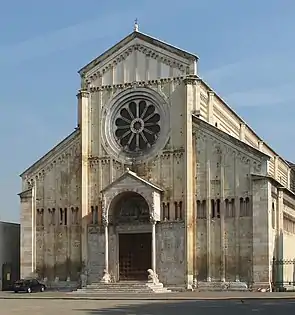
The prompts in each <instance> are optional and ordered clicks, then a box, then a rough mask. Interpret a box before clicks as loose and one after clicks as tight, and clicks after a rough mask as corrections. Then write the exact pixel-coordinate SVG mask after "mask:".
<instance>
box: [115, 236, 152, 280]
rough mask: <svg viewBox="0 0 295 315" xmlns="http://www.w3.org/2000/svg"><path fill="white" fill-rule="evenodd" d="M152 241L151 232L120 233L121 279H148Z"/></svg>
mask: <svg viewBox="0 0 295 315" xmlns="http://www.w3.org/2000/svg"><path fill="white" fill-rule="evenodd" d="M151 241H152V238H151V233H137V234H119V279H120V280H147V269H149V268H151Z"/></svg>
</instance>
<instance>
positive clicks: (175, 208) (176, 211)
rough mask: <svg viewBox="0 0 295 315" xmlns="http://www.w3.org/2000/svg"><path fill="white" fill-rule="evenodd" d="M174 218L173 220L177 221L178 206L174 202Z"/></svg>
mask: <svg viewBox="0 0 295 315" xmlns="http://www.w3.org/2000/svg"><path fill="white" fill-rule="evenodd" d="M174 217H175V220H178V205H177V202H176V201H175V202H174Z"/></svg>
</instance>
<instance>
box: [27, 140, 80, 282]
mask: <svg viewBox="0 0 295 315" xmlns="http://www.w3.org/2000/svg"><path fill="white" fill-rule="evenodd" d="M59 146H62V143H61V144H60V145H59ZM80 152H81V150H80V138H79V136H78V134H76V135H74V136H73V137H72V139H70V141H68V143H66V144H65V145H64V146H62V147H61V148H60V150H56V151H55V152H53V153H50V152H49V153H48V155H49V156H48V158H47V159H46V156H45V158H43V159H44V161H41V162H39V163H38V164H37V165H36V167H33V168H32V169H31V170H30V172H29V173H25V174H24V175H23V181H24V183H23V187H24V188H30V187H33V188H34V193H35V194H34V195H33V197H32V198H33V199H31V200H30V201H29V202H25V199H24V200H23V202H22V204H23V206H22V209H21V216H22V219H21V225H22V230H23V227H25V226H26V224H29V223H30V222H31V223H32V224H33V226H31V225H32V224H31V223H30V224H31V225H30V227H29V229H27V230H26V231H24V232H25V234H26V235H23V239H25V238H26V237H27V236H28V235H33V237H34V239H35V241H34V242H33V243H35V245H34V246H35V248H33V249H31V252H29V251H27V252H25V251H24V249H23V248H22V253H23V256H26V258H25V260H27V261H33V266H34V268H33V269H34V270H32V268H31V267H30V268H31V270H30V272H31V273H37V274H38V276H39V277H41V278H48V280H54V279H55V278H57V277H58V278H59V279H60V280H67V278H70V279H73V280H77V279H78V273H79V270H80V269H81V248H80V241H81V226H80V223H81V205H80V202H81V201H80V200H81V153H80ZM26 213H27V217H25V214H26ZM32 215H33V216H34V219H33V220H32ZM31 244H32V243H31ZM28 246H30V245H28ZM22 247H23V245H22ZM28 249H29V248H28ZM29 256H30V257H31V258H30V257H29ZM31 265H32V264H31ZM30 272H29V270H27V271H25V269H24V264H22V275H23V276H29V275H30Z"/></svg>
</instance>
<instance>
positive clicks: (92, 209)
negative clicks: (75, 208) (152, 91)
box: [91, 206, 94, 224]
mask: <svg viewBox="0 0 295 315" xmlns="http://www.w3.org/2000/svg"><path fill="white" fill-rule="evenodd" d="M91 224H94V207H93V206H91Z"/></svg>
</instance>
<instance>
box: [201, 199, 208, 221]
mask: <svg viewBox="0 0 295 315" xmlns="http://www.w3.org/2000/svg"><path fill="white" fill-rule="evenodd" d="M202 212H203V219H206V218H207V207H206V200H203V202H202Z"/></svg>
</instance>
